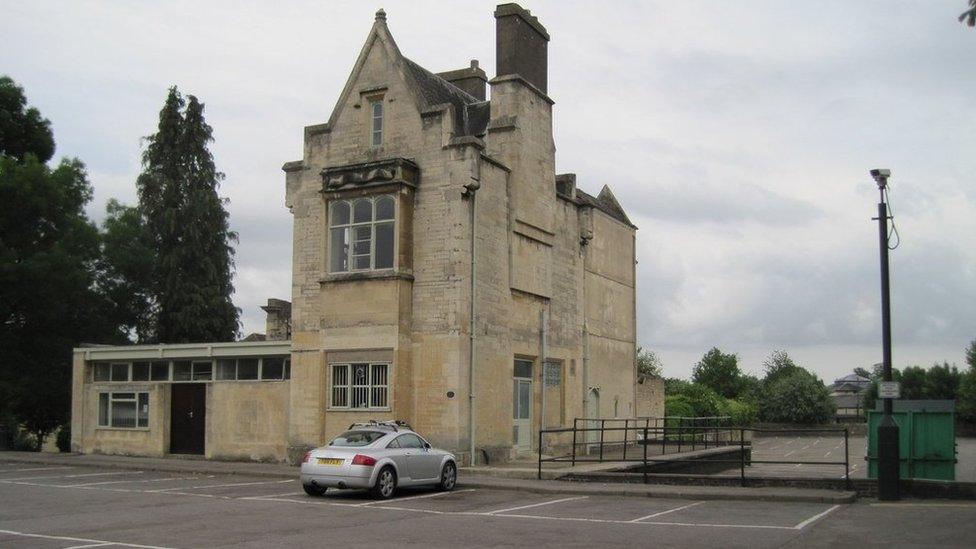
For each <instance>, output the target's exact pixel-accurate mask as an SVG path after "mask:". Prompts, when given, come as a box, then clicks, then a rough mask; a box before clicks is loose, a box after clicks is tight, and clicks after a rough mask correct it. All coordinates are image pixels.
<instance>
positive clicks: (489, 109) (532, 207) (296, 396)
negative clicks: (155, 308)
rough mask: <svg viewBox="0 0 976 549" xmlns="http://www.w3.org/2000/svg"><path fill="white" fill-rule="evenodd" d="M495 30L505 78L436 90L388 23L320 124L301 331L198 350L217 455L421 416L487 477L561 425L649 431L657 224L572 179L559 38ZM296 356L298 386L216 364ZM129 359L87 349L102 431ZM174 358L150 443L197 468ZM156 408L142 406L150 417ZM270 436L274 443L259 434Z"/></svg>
mask: <svg viewBox="0 0 976 549" xmlns="http://www.w3.org/2000/svg"><path fill="white" fill-rule="evenodd" d="M494 15H495V20H496V67H495V76H494V77H493V78H491V79H490V80H489V79H488V78H487V75H486V73H485V71H484V70H483V69H482V68H481V67H480V66H479V64H478V62H477V61H472V62H471V64H470V66H469V67H465V68H462V69H458V70H452V71H447V72H442V73H438V74H435V73H432V72H430V71H428V70H426V69H424V68H423V67H421V66H420V65H418V64H417V63H415V62H414V61H411V60H410V59H408V58H406V57H404V56H403V55H402V54H401V52H400V50H399V48H398V47H397V44H396V42H395V41H394V39H393V37H392V35H391V34H390V31H389V29H388V27H387V21H386V15H385V13H384V12H383V11H382V10H380V11H379V12H377V14H376V19H375V22H374V23H373V26H372V29H371V30H370V32H369V35H368V36H367V38H366V42H365V44H364V45H363V47H362V50H361V51H360V54H359V57H358V59H357V60H356V62H355V65H354V67H353V69H352V72H351V74H350V75H349V78H348V80H347V82H346V85H345V87H344V88H343V90H342V92H341V94H340V96H339V98H338V101H337V103H336V106H335V108H334V110H333V111H332V114H331V116H330V117H329V119H328V121H327V122H325V123H322V124H316V125H312V126H308V127H306V128H305V131H304V137H305V140H304V152H303V155H302V158H301V159H300V160H296V161H293V162H288V163H286V164H285V165H284V167H283V169H284V172H285V184H286V198H285V202H286V206H287V207H288V209H289V210H290V212H291V214H292V216H293V220H294V231H293V246H294V251H293V265H292V269H293V275H292V277H293V278H292V302H291V304H290V308H291V311H290V313H291V314H290V319H289V322H288V323H287V326H285V323H283V322H281V320H280V319H281V317H280V312H281V310H283V309H282V307H283V306H282V305H281V304H280V303H272V302H271V301H269V304H268V306H267V307H265V310H266V311H267V312H268V314H269V321H268V336H269V338H268V339H273V338H272V337H270V336H271V335H272V333H276V334H279V333H282V332H283V331H288V332H290V341H284V342H282V341H267V342H263V343H261V344H260V345H265V346H267V347H266V348H263V347H261V348H259V347H254V348H253V349H251V348H248V349H242V348H240V347H239V346H240V345H241V344H214V345H211V346H210V348H209V351H206V352H204V351H205V350H206V345H207V344H203V346H196V347H194V348H192V349H190V348H187V349H182V350H180V351H179V352H180V353H181V354H180V357H179V358H180V360H181V361H183V362H189V363H190V365H191V369H190V371H189V376H190V379H189V380H183V381H190V382H191V383H189V384H190V385H194V383H192V382H194V381H196V382H198V383H196V384H199V385H200V386H201V387H202V389H200V390H199V391H200V395H199V396H197V397H196V398H200V399H203V402H204V404H203V405H204V407H205V408H206V410H207V417H208V418H209V419H207V420H206V425H204V426H203V427H202V429H203V431H204V432H205V433H206V436H205V437H204V438H205V444H204V448H203V449H202V451H201V452H200V453H205V454H206V455H208V456H212V457H250V458H268V459H278V460H283V459H291V460H294V459H295V458H296V456H300V455H301V454H302V453H303V452H304V451H305V449H306V448H308V447H310V446H316V445H319V444H321V443H323V441H326V440H328V439H329V438H330V437H332V436H334V435H336V434H338V433H339V432H341V431H342V430H343V429H345V428H346V427H348V425H349V424H350V423H352V422H354V421H361V420H367V419H378V420H384V419H400V420H405V421H407V422H409V423H411V424H412V426H413V427H414V428H415V429H417V430H418V431H420V432H422V433H424V434H425V435H426V436H427V437H428V438H429V439H430V440H431V442H432V443H434V444H435V445H438V446H441V447H445V448H448V449H451V450H454V451H455V452H457V453H458V454H459V455H461V456H462V459H463V460H464V461H468V460H469V459H470V456H471V453H472V451H474V456H475V458H476V460H477V461H478V462H481V461H482V460H483V459H484V458H488V459H492V460H504V459H509V458H512V457H515V456H517V455H518V454H519V453H521V452H531V451H533V450H534V449H535V445H536V438H537V432H538V429H539V428H540V426H543V425H544V426H547V427H557V426H563V425H566V424H570V425H571V424H572V422H573V418H575V417H634V416H635V414H636V413H637V410H638V407H637V403H636V399H637V392H636V391H637V390H636V367H635V339H636V337H635V330H636V323H635V314H636V309H635V264H636V262H635V237H636V227H635V226H634V225H633V224H632V223H631V222H630V221H629V219H628V218H627V215H626V214H625V213H624V211H623V209H622V208H621V206H620V204H619V203H618V202H617V200H616V199H615V197H614V195H613V193H612V192H611V191H610V189H609V188H608V187H606V186H604V187H602V189H601V190H600V192H599V193H598V194H596V195H591V194H587V193H585V192H584V191H582V190H581V189H579V188H578V187H577V181H576V177H575V175H574V174H556V173H555V145H554V142H553V131H552V128H553V110H552V107H553V103H554V102H553V100H552V99H551V98H550V97H549V95H548V93H549V90H548V82H547V59H548V43H549V39H550V37H549V34H548V32H547V31H546V29H545V28H544V27H543V25H542V24H541V23H540V22H539V20H538V19H537V18H536V17H534V16H532V15H531V14H530V13H529V12H528V11H527V10H525V9H523V8H522V7H520V6H518V5H516V4H503V5H500V6H498V7H497V9H496V11H495V14H494ZM489 89H490V93H489ZM272 301H277V300H272ZM273 315H274V316H275V319H274V320H272V316H273ZM272 324H274V326H272ZM220 345H224V347H221V346H220ZM235 345H236V346H238V347H235ZM252 345H259V344H258V343H254V344H252ZM175 347H178V346H159V347H156V348H152V349H148V350H146V351H145V352H146V353H148V354H152V353H156V354H157V355H158V356H159V357H160V358H162V357H164V356H165V355H167V353H173V352H175V351H174V348H175ZM286 348H287V358H288V364H287V371H286V370H285V369H283V370H282V375H281V376H280V377H279V378H278V379H276V380H273V381H277V383H261V379H260V375H259V376H258V378H259V379H257V380H254V379H252V378H251V377H250V376H251V370H250V369H248V376H249V377H248V379H246V380H243V381H244V382H243V383H242V380H240V379H235V380H233V381H235V383H234V384H232V383H229V382H228V383H221V382H220V380H219V379H218V378H217V377H215V376H214V374H213V373H211V374H209V375H210V377H207V376H208V374H207V369H206V366H204V364H205V363H208V361H207V360H208V359H212V361H211V362H209V364H211V365H212V366H211V368H212V369H214V370H216V369H219V368H220V367H221V362H220V356H224V357H227V358H226V360H230V359H231V358H233V359H234V360H236V361H237V362H236V364H237V366H236V367H237V368H238V371H239V369H240V363H241V362H240V361H241V360H246V359H248V357H250V356H254V355H255V354H261V356H262V357H269V358H270V360H271V363H272V364H273V365H274V364H277V362H276V357H277V356H281V354H280V353H281V352H282V351H283V350H284V349H286ZM112 349H118V350H117V351H109V350H107V349H99V348H96V349H79V350H78V351H77V352H76V359H75V392H74V395H75V399H76V402H75V403H74V409H73V411H74V412H75V413H76V414H87V415H86V416H85V417H92V415H98V413H99V412H98V409H97V407H98V403H97V401H98V399H99V398H102V399H104V397H100V396H99V394H104V393H105V386H110V385H108V383H105V385H99V382H97V381H96V380H95V378H94V377H92V376H94V375H95V372H96V370H97V369H98V368H102V369H105V368H108V370H107V371H108V375H109V376H110V377H111V375H113V372H114V370H113V368H114V366H113V361H114V360H118V361H120V363H121V362H124V359H125V358H126V353H127V352H128V353H129V354H132V352H131V351H126V349H130V350H131V349H133V348H112ZM245 351H246V352H248V353H251V354H250V355H248V354H246V353H245ZM140 352H141V351H140ZM112 353H115V354H112ZM194 353H196V354H194ZM207 353H210V354H207ZM215 353H217V354H215ZM242 353H245V354H242ZM262 353H264V354H262ZM276 353H277V354H276ZM190 355H193V356H192V357H190ZM218 355H219V356H218ZM174 356H175V355H174ZM541 357H545V360H543V359H542V358H541ZM140 360H142V361H145V360H147V359H140ZM174 361H175V359H174V360H171V361H170V378H169V379H168V380H165V381H164V382H162V383H160V384H159V385H158V386H156V385H153V384H151V383H150V384H149V387H150V388H149V389H148V394H147V397H146V398H148V402H147V403H145V404H146V405H147V408H146V409H147V410H148V412H147V413H148V418H147V419H146V420H145V423H146V424H147V425H148V426H149V427H148V430H149V431H152V430H153V429H154V428H155V429H157V431H158V432H156V433H154V434H153V435H150V434H144V435H143V438H144V439H146V440H153V441H155V442H154V443H153V445H152V453H156V454H158V453H167V452H171V453H175V451H174V450H172V448H170V449H169V450H166V448H165V441H166V440H167V439H169V443H170V446H171V447H172V446H173V444H172V443H173V440H175V439H174V435H173V434H172V433H171V432H168V429H170V427H169V425H170V424H172V423H173V422H174V421H175V420H174V419H173V418H176V417H178V416H179V415H180V414H182V413H183V412H182V409H178V408H177V407H175V406H176V405H175V404H174V401H175V398H176V397H175V396H173V395H172V394H171V393H172V392H173V391H177V390H182V389H177V387H178V385H179V384H177V383H176V381H177V380H176V379H175V378H173V377H172V376H173V373H174V372H175V371H176V370H175V366H174V364H175V362H174ZM135 362H136V360H135V359H130V366H129V368H130V376H129V377H128V378H126V379H125V380H124V381H123V380H122V378H121V373H120V382H121V383H124V385H119V387H121V388H122V389H124V392H123V391H119V392H122V393H123V394H125V395H128V394H129V393H130V392H135V393H139V391H140V389H139V387H141V386H136V385H135V383H136V381H135V380H134V379H133V378H132V376H131V373H132V372H134V366H133V364H134V363H135ZM197 362H199V363H200V364H201V368H202V370H201V372H202V373H201V374H200V376H199V377H196V376H197V373H196V370H194V369H193V368H194V367H195V366H194V365H196V364H197ZM261 362H262V364H263V362H264V359H263V358H262V361H261ZM103 363H104V364H108V366H107V367H106V366H101V364H103ZM161 363H162V362H161ZM228 364H229V363H228ZM543 365H545V368H544V367H543ZM229 367H230V366H227V368H229ZM181 368H182V366H181ZM248 368H250V366H248ZM160 369H162V366H160ZM543 370H545V376H543V373H544V372H543ZM120 371H121V367H120ZM181 372H183V370H181ZM262 372H263V370H262ZM272 373H277V370H275V369H274V368H272ZM103 375H104V374H103ZM182 375H184V374H182V373H181V376H182ZM160 376H162V373H160ZM140 377H141V374H140ZM543 377H545V378H546V384H545V385H546V388H545V389H544V390H543V388H542V387H543V383H542V381H543ZM140 383H142V382H140ZM221 385H228V386H231V387H233V390H230V389H227V388H222V387H220V386H221ZM242 387H243V388H242ZM222 392H223V393H226V394H221V393H222ZM230 392H235V394H233V395H231V394H229V393H230ZM245 392H246V394H239V393H245ZM139 394H141V393H139ZM140 398H142V397H141V396H135V397H133V398H132V399H130V400H132V401H133V402H135V403H136V407H137V408H138V409H139V410H140V413H141V410H142V405H143V404H144V403H143V402H142V401H141V400H139V399H140ZM181 398H182V397H181ZM227 398H233V399H234V400H235V402H223V401H220V399H227ZM655 398H657V397H655ZM109 399H114V396H110V397H109ZM112 402H114V400H112ZM125 406H129V405H128V404H126V405H125ZM245 408H246V410H245ZM125 409H126V410H128V408H125ZM641 409H648V408H647V406H642V407H641ZM154 410H155V411H156V412H157V413H156V417H155V419H154V416H153V413H154V412H153V411H154ZM211 410H214V411H216V412H214V413H216V414H217V415H219V417H217V416H215V415H214V413H211ZM109 415H110V416H111V413H109ZM110 419H111V418H110ZM255 420H259V421H260V422H262V423H261V427H260V428H259V429H243V430H242V428H241V423H245V424H246V423H247V422H248V421H255ZM135 421H136V423H137V424H140V425H141V424H142V423H140V422H142V421H143V420H142V419H140V418H136V420H135ZM76 422H77V423H76ZM224 422H230V423H224ZM235 423H236V424H235ZM197 429H198V430H199V429H201V427H198V428H197ZM243 431H247V432H243ZM72 433H73V437H74V438H73V443H75V444H76V447H77V448H78V449H80V450H82V451H126V450H125V444H124V443H121V442H118V441H116V440H115V439H117V438H120V435H119V434H118V433H117V432H115V431H113V430H111V429H109V428H106V427H104V426H103V428H102V429H99V428H97V426H93V422H91V421H90V420H87V421H86V420H85V419H83V418H78V417H76V418H75V419H73V431H72ZM122 435H126V436H131V433H128V432H125V433H122ZM113 437H114V438H113ZM121 438H125V437H121ZM107 439H112V440H113V442H112V444H111V445H107V444H106V443H104V440H107ZM160 441H162V442H160ZM249 444H250V445H251V446H249ZM257 446H260V448H261V450H260V451H255V450H252V449H249V448H252V447H257ZM131 447H132V448H135V446H131ZM198 450H199V448H198ZM132 451H134V452H144V450H142V449H135V450H132Z"/></svg>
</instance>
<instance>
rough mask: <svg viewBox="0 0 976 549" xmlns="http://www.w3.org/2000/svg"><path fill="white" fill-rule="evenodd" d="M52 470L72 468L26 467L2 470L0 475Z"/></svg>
mask: <svg viewBox="0 0 976 549" xmlns="http://www.w3.org/2000/svg"><path fill="white" fill-rule="evenodd" d="M54 469H74V467H68V466H65V467H28V468H26V469H4V470H3V471H0V473H23V472H26V471H52V470H54Z"/></svg>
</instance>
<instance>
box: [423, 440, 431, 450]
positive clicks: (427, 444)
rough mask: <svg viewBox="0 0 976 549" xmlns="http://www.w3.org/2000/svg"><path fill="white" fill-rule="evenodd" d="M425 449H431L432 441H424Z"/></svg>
mask: <svg viewBox="0 0 976 549" xmlns="http://www.w3.org/2000/svg"><path fill="white" fill-rule="evenodd" d="M424 450H430V443H429V442H425V443H424Z"/></svg>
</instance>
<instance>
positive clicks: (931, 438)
mask: <svg viewBox="0 0 976 549" xmlns="http://www.w3.org/2000/svg"><path fill="white" fill-rule="evenodd" d="M883 406H884V404H883V402H882V400H881V399H878V403H877V409H876V410H872V411H870V412H868V455H867V458H866V459H867V460H868V478H878V425H879V424H880V423H881V418H882V417H883V416H884V412H883V411H882V409H883ZM892 409H893V410H892V416H893V417H894V420H895V423H897V424H898V450H899V455H900V456H901V465H900V468H899V470H900V475H899V476H900V477H901V478H922V479H933V480H956V430H955V420H956V418H955V415H956V414H955V401H954V400H895V401H894V402H893V405H892Z"/></svg>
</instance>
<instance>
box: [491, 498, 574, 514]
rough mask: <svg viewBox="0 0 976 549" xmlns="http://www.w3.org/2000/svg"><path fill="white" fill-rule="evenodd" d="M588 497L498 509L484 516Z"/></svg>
mask: <svg viewBox="0 0 976 549" xmlns="http://www.w3.org/2000/svg"><path fill="white" fill-rule="evenodd" d="M588 497H590V496H576V497H572V498H562V499H554V500H552V501H543V502H542V503H533V504H531V505H520V506H519V507H509V508H508V509H496V510H494V511H488V512H487V513H484V514H486V515H497V514H499V513H508V512H510V511H519V510H521V509H530V508H532V507H542V506H543V505H553V504H555V503H563V502H564V501H575V500H578V499H586V498H588Z"/></svg>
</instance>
